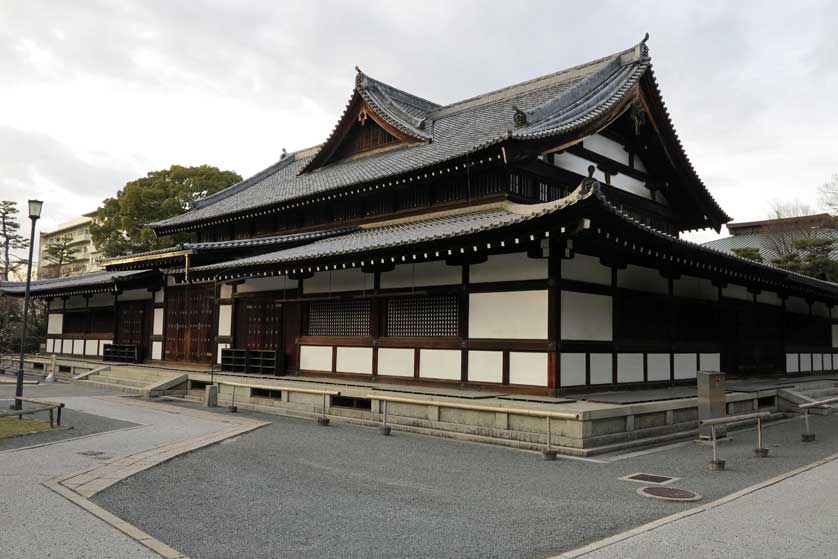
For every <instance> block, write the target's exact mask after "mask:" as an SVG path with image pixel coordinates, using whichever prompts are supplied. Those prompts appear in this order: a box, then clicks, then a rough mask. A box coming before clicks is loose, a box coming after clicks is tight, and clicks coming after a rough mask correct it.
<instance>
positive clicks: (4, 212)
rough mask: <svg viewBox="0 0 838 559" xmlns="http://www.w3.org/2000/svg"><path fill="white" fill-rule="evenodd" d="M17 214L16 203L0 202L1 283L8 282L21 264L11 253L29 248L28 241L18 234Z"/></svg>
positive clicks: (20, 260)
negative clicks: (10, 275)
mask: <svg viewBox="0 0 838 559" xmlns="http://www.w3.org/2000/svg"><path fill="white" fill-rule="evenodd" d="M18 213H20V212H19V210H18V209H17V202H11V201H9V200H3V201H0V246H2V247H3V261H2V264H0V265H2V270H0V273H1V274H2V279H3V281H9V274H11V273H12V272H14V271H15V269H17V268H18V267H19V266H20V265H21V264H22V263H23V260H22V259H20V258H17V257H15V255H14V254H12V251H13V250H18V249H23V248H28V247H29V241H27V240H26V239H25V238H24V237H23V236H22V235H21V234H20V221H18V219H19V218H18Z"/></svg>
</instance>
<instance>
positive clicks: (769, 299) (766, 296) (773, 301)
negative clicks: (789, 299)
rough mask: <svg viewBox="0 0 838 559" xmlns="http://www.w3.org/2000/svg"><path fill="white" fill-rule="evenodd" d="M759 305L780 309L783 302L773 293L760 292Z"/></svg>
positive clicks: (758, 296) (758, 295)
mask: <svg viewBox="0 0 838 559" xmlns="http://www.w3.org/2000/svg"><path fill="white" fill-rule="evenodd" d="M757 303H763V304H765V305H773V306H775V307H779V306H782V304H783V300H782V299H780V296H779V295H777V294H776V293H774V292H773V291H760V292H759V293H758V294H757Z"/></svg>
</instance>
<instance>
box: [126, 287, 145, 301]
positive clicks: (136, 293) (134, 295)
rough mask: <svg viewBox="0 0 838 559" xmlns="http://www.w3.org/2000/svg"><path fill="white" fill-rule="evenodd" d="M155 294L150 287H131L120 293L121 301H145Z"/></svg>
mask: <svg viewBox="0 0 838 559" xmlns="http://www.w3.org/2000/svg"><path fill="white" fill-rule="evenodd" d="M152 296H153V294H152V293H151V291H149V290H148V289H129V290H128V291H124V292H122V293H120V294H119V300H120V301H145V300H146V299H151V298H152Z"/></svg>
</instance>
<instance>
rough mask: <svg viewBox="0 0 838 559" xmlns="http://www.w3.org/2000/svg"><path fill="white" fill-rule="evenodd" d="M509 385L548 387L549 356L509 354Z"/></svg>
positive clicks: (526, 353)
mask: <svg viewBox="0 0 838 559" xmlns="http://www.w3.org/2000/svg"><path fill="white" fill-rule="evenodd" d="M509 384H522V385H527V386H547V354H546V353H529V352H517V351H511V352H509Z"/></svg>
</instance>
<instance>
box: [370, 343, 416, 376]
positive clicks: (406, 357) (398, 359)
mask: <svg viewBox="0 0 838 559" xmlns="http://www.w3.org/2000/svg"><path fill="white" fill-rule="evenodd" d="M413 352H414V350H412V349H403V348H389V347H382V348H379V349H378V374H379V375H387V376H393V377H412V376H413Z"/></svg>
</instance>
